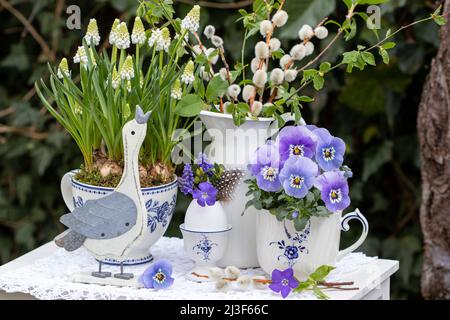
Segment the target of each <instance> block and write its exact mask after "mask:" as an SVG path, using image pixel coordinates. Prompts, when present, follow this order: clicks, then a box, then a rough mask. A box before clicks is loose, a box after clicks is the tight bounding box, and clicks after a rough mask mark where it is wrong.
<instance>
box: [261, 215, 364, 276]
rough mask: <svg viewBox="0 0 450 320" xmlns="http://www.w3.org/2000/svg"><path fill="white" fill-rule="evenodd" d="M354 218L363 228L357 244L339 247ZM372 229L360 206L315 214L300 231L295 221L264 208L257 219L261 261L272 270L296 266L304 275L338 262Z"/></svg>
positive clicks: (360, 242)
mask: <svg viewBox="0 0 450 320" xmlns="http://www.w3.org/2000/svg"><path fill="white" fill-rule="evenodd" d="M352 219H357V220H359V222H360V223H361V224H362V227H363V232H362V234H361V236H360V237H359V239H358V240H357V241H356V242H355V243H354V244H352V245H351V246H350V247H348V248H346V249H344V250H339V243H340V238H341V230H343V231H348V230H349V225H348V222H349V221H350V220H352ZM368 232H369V224H368V223H367V220H366V218H365V217H364V216H363V215H362V214H361V212H360V211H359V210H358V209H356V210H355V211H354V212H350V213H347V214H346V215H344V216H342V212H337V213H334V214H332V215H331V216H329V217H311V219H310V220H309V222H308V223H307V224H306V226H305V228H304V229H303V230H302V231H300V232H298V231H296V230H295V228H294V224H293V222H292V221H289V220H284V221H278V220H277V218H276V217H275V216H274V215H272V214H271V213H270V212H269V211H267V210H260V211H259V214H258V216H257V219H256V243H257V248H256V251H257V256H258V262H259V264H260V266H261V268H262V269H263V270H264V271H265V272H266V273H268V274H271V273H272V271H273V270H274V269H279V270H285V269H287V268H293V269H294V272H295V275H296V276H297V277H298V278H300V279H303V278H304V277H305V276H307V275H309V274H311V273H312V272H314V270H316V269H317V268H318V267H320V266H322V265H330V266H335V265H336V262H337V261H338V260H339V259H342V258H343V257H344V256H345V255H347V254H348V253H350V252H352V251H354V250H356V249H357V248H358V247H359V246H360V245H361V244H362V243H363V242H364V240H365V239H366V237H367V234H368Z"/></svg>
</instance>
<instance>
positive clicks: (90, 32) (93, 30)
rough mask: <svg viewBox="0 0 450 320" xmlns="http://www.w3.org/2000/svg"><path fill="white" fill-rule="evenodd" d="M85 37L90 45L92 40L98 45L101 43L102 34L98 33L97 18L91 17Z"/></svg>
mask: <svg viewBox="0 0 450 320" xmlns="http://www.w3.org/2000/svg"><path fill="white" fill-rule="evenodd" d="M84 39H85V40H86V42H87V44H88V45H91V41H92V42H93V43H94V45H96V46H98V45H99V44H100V34H99V33H98V26H97V20H95V19H91V20H90V21H89V24H88V27H87V31H86V34H85V36H84Z"/></svg>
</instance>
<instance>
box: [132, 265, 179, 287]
mask: <svg viewBox="0 0 450 320" xmlns="http://www.w3.org/2000/svg"><path fill="white" fill-rule="evenodd" d="M171 276H172V265H171V264H170V262H169V261H167V260H160V261H157V262H155V263H154V264H152V265H151V266H150V267H148V268H147V269H146V270H145V271H144V273H143V274H142V275H141V276H140V277H139V282H140V283H142V284H143V285H144V287H145V288H151V289H156V290H162V289H166V288H168V287H170V286H171V285H172V284H173V282H174V279H173V278H172V277H171Z"/></svg>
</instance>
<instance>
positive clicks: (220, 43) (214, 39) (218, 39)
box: [211, 36, 223, 48]
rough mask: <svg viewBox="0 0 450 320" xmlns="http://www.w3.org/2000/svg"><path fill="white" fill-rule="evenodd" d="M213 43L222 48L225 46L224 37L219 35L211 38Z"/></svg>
mask: <svg viewBox="0 0 450 320" xmlns="http://www.w3.org/2000/svg"><path fill="white" fill-rule="evenodd" d="M211 43H212V44H213V45H214V46H215V47H216V48H220V47H222V46H223V39H222V38H221V37H219V36H213V37H212V38H211Z"/></svg>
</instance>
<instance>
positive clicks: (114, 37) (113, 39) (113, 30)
mask: <svg viewBox="0 0 450 320" xmlns="http://www.w3.org/2000/svg"><path fill="white" fill-rule="evenodd" d="M119 24H120V20H119V19H115V20H114V22H113V25H112V27H111V32H110V33H109V43H110V44H111V45H115V44H116V40H117V27H118V26H119Z"/></svg>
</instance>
